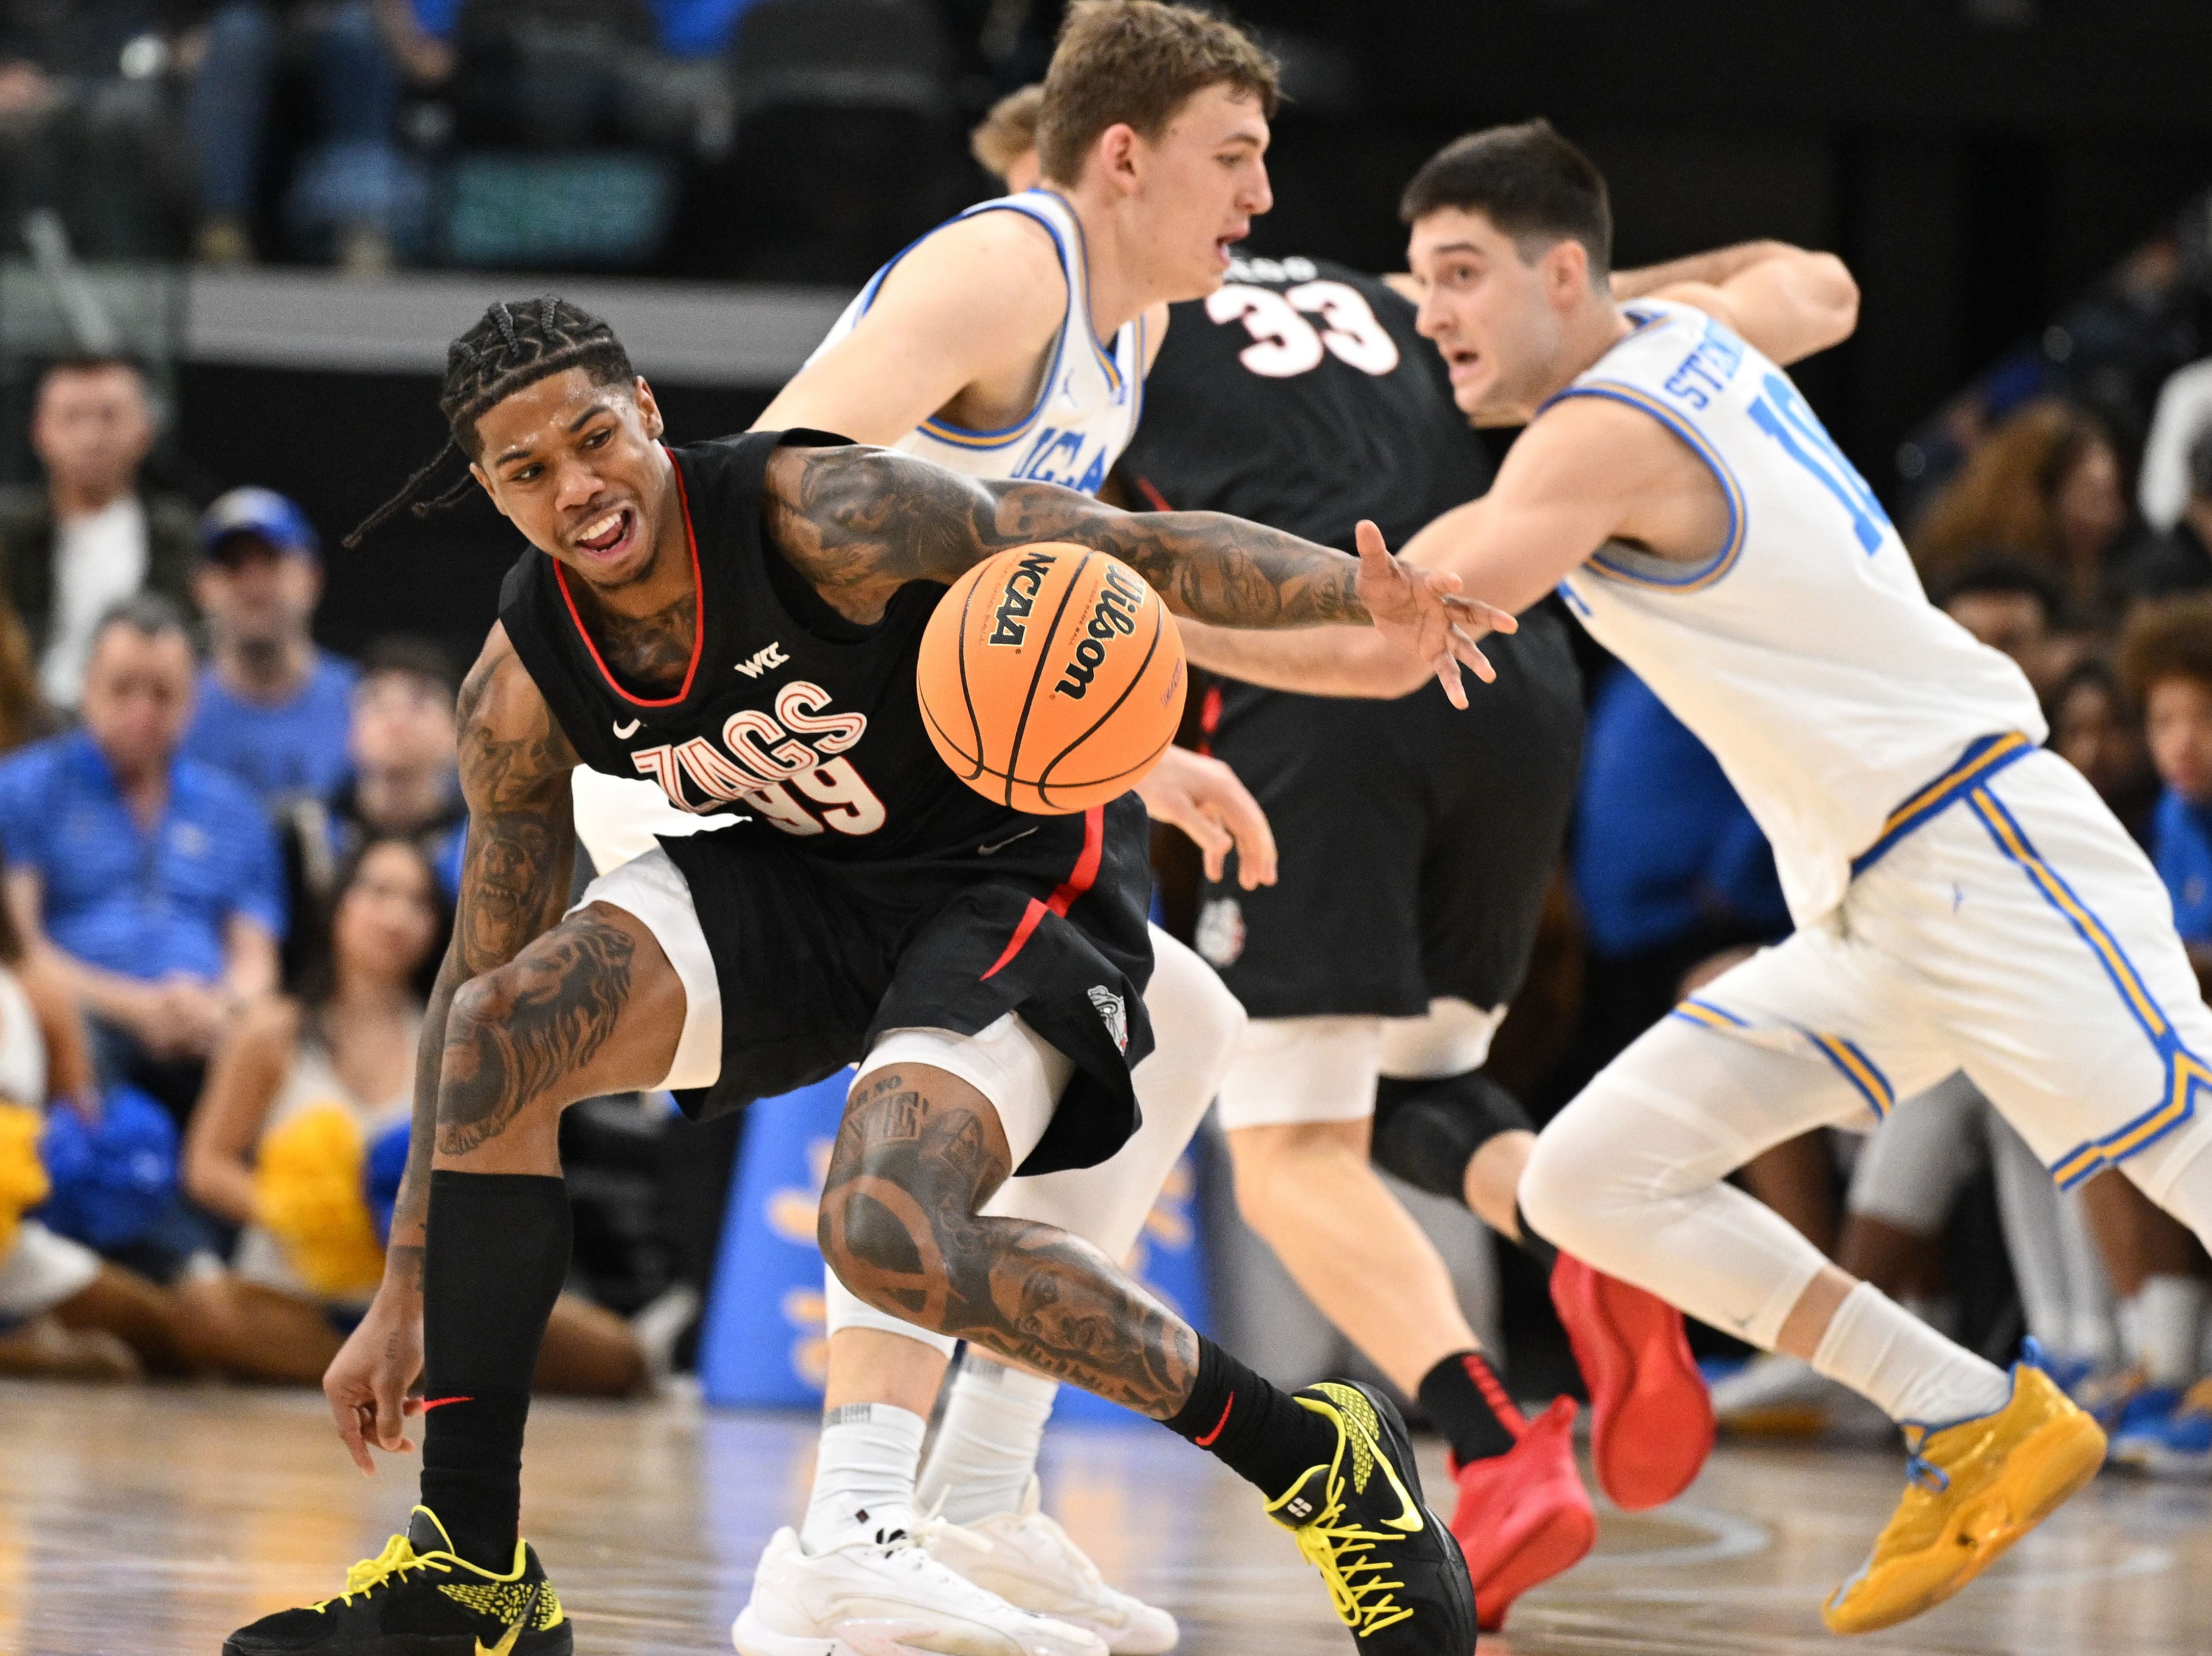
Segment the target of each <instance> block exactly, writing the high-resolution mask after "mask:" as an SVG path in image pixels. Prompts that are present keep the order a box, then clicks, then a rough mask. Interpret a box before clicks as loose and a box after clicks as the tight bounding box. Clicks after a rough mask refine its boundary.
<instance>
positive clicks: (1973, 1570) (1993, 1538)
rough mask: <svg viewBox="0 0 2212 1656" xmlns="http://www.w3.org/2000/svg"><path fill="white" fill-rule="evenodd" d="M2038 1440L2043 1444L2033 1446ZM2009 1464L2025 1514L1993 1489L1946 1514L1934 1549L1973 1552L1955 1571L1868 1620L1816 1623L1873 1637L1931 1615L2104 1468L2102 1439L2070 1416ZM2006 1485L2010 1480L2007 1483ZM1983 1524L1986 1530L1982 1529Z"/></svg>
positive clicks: (2082, 1418) (2083, 1418) (1824, 1615)
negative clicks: (2020, 1478) (2019, 1470)
mask: <svg viewBox="0 0 2212 1656" xmlns="http://www.w3.org/2000/svg"><path fill="white" fill-rule="evenodd" d="M2038 1439H2041V1440H2043V1441H2038ZM2009 1459H2011V1461H2012V1464H2013V1465H2017V1466H2021V1467H2023V1468H2024V1469H2025V1471H2026V1472H2027V1477H2026V1478H2025V1480H2024V1483H2025V1489H2024V1490H2023V1493H2024V1494H2025V1495H2026V1501H2025V1503H2024V1506H2025V1510H2024V1512H2023V1513H2022V1514H2021V1516H2019V1517H2014V1516H2013V1515H2012V1513H2011V1512H2010V1510H2009V1509H2010V1507H2012V1505H2013V1495H2011V1493H2010V1492H2009V1491H2008V1489H1993V1490H1991V1491H1990V1493H1989V1494H1987V1495H1984V1496H1983V1497H1982V1498H1981V1500H1980V1501H1977V1502H1976V1503H1975V1504H1974V1505H1972V1506H1970V1507H1961V1508H1960V1510H1959V1511H1957V1512H1955V1513H1952V1514H1951V1517H1950V1519H1949V1520H1948V1522H1947V1523H1946V1524H1945V1525H1944V1526H1943V1534H1942V1538H1941V1539H1940V1540H1939V1541H1938V1542H1937V1543H1936V1545H1937V1546H1939V1547H1943V1546H1956V1547H1960V1548H1970V1549H1972V1550H1971V1551H1969V1552H1968V1553H1967V1555H1966V1559H1965V1561H1964V1562H1963V1563H1962V1564H1961V1565H1960V1568H1959V1569H1958V1570H1957V1571H1956V1572H1955V1573H1954V1574H1951V1575H1949V1576H1948V1577H1946V1578H1945V1579H1944V1580H1942V1581H1941V1582H1938V1583H1937V1584H1936V1585H1935V1586H1932V1587H1929V1588H1928V1589H1926V1590H1925V1591H1923V1592H1921V1593H1920V1594H1919V1595H1918V1596H1917V1597H1916V1598H1911V1599H1909V1600H1906V1601H1905V1602H1903V1603H1901V1604H1893V1605H1891V1606H1889V1607H1888V1608H1887V1610H1884V1611H1879V1612H1877V1613H1876V1614H1875V1615H1874V1616H1872V1617H1857V1618H1849V1617H1835V1616H1832V1615H1831V1614H1830V1612H1829V1611H1827V1610H1826V1609H1825V1608H1824V1609H1823V1610H1822V1611H1821V1612H1820V1619H1821V1620H1822V1621H1823V1622H1825V1623H1826V1624H1827V1627H1828V1630H1829V1631H1830V1632H1831V1633H1875V1632H1878V1631H1880V1630H1881V1629H1883V1628H1890V1627H1895V1626H1896V1625H1897V1624H1898V1623H1899V1622H1909V1621H1911V1619H1912V1618H1913V1617H1916V1616H1917V1615H1919V1614H1920V1613H1921V1612H1922V1611H1927V1610H1933V1609H1934V1608H1935V1607H1936V1605H1938V1604H1942V1602H1943V1601H1944V1600H1945V1599H1946V1598H1950V1597H1951V1596H1952V1595H1953V1594H1954V1593H1955V1592H1958V1591H1959V1590H1960V1588H1961V1587H1963V1586H1966V1584H1967V1583H1968V1582H1969V1581H1972V1580H1973V1579H1974V1578H1975V1577H1976V1576H1978V1575H1979V1574H1981V1573H1982V1572H1983V1571H1984V1570H1985V1569H1987V1568H1989V1567H1990V1565H1991V1564H1994V1563H1995V1562H1996V1561H1997V1560H1998V1559H2000V1558H2002V1557H2003V1556H2004V1555H2005V1553H2006V1552H2007V1551H2008V1550H2010V1549H2011V1547H2012V1544H2013V1543H2014V1542H2015V1541H2017V1540H2019V1539H2020V1538H2021V1537H2022V1536H2024V1535H2026V1534H2027V1532H2029V1531H2030V1530H2032V1529H2033V1528H2034V1527H2035V1526H2037V1525H2039V1524H2040V1523H2041V1522H2043V1520H2045V1519H2046V1518H2048V1517H2050V1516H2051V1513H2054V1512H2056V1511H2057V1510H2058V1508H2059V1507H2062V1506H2063V1505H2064V1504H2065V1503H2066V1501H2067V1500H2068V1499H2069V1497H2070V1496H2072V1495H2074V1494H2075V1492H2076V1491H2078V1490H2079V1489H2081V1487H2082V1486H2083V1485H2084V1484H2086V1483H2088V1482H2089V1480H2090V1479H2091V1478H2093V1477H2096V1475H2097V1469H2098V1468H2099V1467H2100V1466H2101V1465H2104V1464H2105V1435H2104V1433H2103V1432H2102V1431H2101V1430H2100V1429H2099V1428H2098V1426H2097V1422H2094V1421H2093V1420H2091V1419H2090V1418H2089V1417H2088V1416H2087V1415H2084V1414H2078V1413H2077V1414H2075V1415H2071V1416H2067V1417H2066V1418H2064V1419H2063V1420H2060V1421H2058V1422H2054V1424H2053V1427H2051V1428H2046V1429H2045V1430H2044V1431H2043V1432H2039V1433H2038V1434H2037V1435H2035V1436H2034V1437H2031V1438H2029V1439H2028V1440H2027V1442H2025V1443H2023V1444H2021V1446H2020V1447H2019V1448H2017V1449H2015V1450H2014V1451H2013V1453H2012V1455H2011V1457H2009ZM2008 1482H2010V1480H2008ZM1985 1523H1986V1527H1984V1524H1985Z"/></svg>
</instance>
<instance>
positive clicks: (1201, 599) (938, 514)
mask: <svg viewBox="0 0 2212 1656" xmlns="http://www.w3.org/2000/svg"><path fill="white" fill-rule="evenodd" d="M767 510H768V513H769V535H770V538H771V539H772V540H773V541H774V543H775V544H776V545H777V546H779V547H781V549H782V550H783V553H784V555H785V556H786V557H787V558H789V559H790V560H791V561H792V562H793V564H794V565H795V566H796V567H798V568H799V571H800V573H803V574H805V576H806V577H807V578H808V579H810V580H811V581H813V582H814V584H815V585H817V587H818V588H819V589H820V590H821V592H822V595H823V597H825V598H827V599H829V602H830V603H831V604H836V606H837V607H838V608H839V609H840V610H845V611H846V612H847V613H848V614H853V613H856V610H858V609H860V608H865V609H866V610H872V612H874V613H876V614H880V613H881V612H882V609H883V605H884V604H885V603H887V602H889V600H890V595H891V594H892V593H893V592H896V591H897V590H898V589H899V588H900V587H901V586H902V585H905V584H906V583H907V582H908V581H911V580H943V581H950V580H953V579H957V578H958V577H959V575H960V574H961V573H963V571H965V570H967V569H969V568H972V567H974V566H975V565H976V564H978V563H981V561H983V560H984V559H986V558H987V557H989V556H991V555H993V554H994V553H997V552H1002V551H1004V550H1006V548H1008V547H1010V546H1022V545H1026V544H1028V543H1030V542H1033V541H1073V542H1075V543H1078V544H1079V545H1083V546H1091V547H1096V548H1097V549H1099V550H1100V551H1103V552H1111V553H1112V554H1114V555H1115V556H1116V557H1118V558H1120V559H1121V561H1123V562H1125V563H1127V564H1129V565H1131V566H1132V567H1134V568H1135V569H1136V570H1137V571H1138V572H1139V573H1141V574H1142V575H1143V576H1144V577H1145V579H1146V580H1148V581H1150V582H1151V583H1152V586H1153V588H1154V589H1155V590H1156V591H1158V592H1159V593H1160V595H1161V596H1162V597H1164V598H1165V599H1166V600H1167V602H1168V607H1169V608H1170V609H1171V610H1175V611H1176V614H1178V615H1186V616H1196V617H1197V618H1199V619H1200V620H1202V621H1211V622H1217V623H1218V624H1220V625H1222V626H1225V627H1305V626H1319V625H1322V624H1323V623H1325V622H1364V621H1366V620H1368V619H1369V616H1368V612H1367V607H1366V604H1364V601H1363V600H1362V598H1361V596H1360V593H1359V590H1358V581H1359V560H1358V559H1357V558H1352V557H1347V556H1346V555H1344V554H1343V553H1341V552H1339V551H1335V550H1334V549H1331V548H1329V547H1326V546H1316V545H1315V544H1314V543H1312V542H1310V541H1303V540H1300V539H1299V538H1298V537H1297V536H1295V535H1285V534H1283V533H1281V532H1280V531H1277V530H1273V529H1266V528H1262V527H1261V525H1258V524H1252V523H1246V522H1245V521H1244V520H1243V519H1240V518H1231V517H1225V516H1224V515H1223V514H1221V513H1214V512H1160V513H1145V514H1142V515H1135V514H1132V513H1126V512H1121V511H1117V510H1115V508H1114V507H1109V506H1103V505H1101V504H1100V503H1099V502H1098V501H1097V500H1092V499H1091V497H1090V496H1089V495H1087V494H1078V493H1077V492H1076V491H1075V490H1073V489H1072V488H1060V487H1059V486H1058V485H1056V484H1053V483H1036V482H994V481H988V480H984V479H979V478H974V477H963V476H960V475H959V474H958V473H957V472H952V471H948V470H945V468H944V467H942V466H939V465H933V464H931V463H930V462H928V461H927V460H922V459H918V458H915V457H914V456H912V455H908V454H902V453H900V452H897V451H896V450H894V449H881V448H832V449H785V450H783V451H781V452H780V453H778V455H777V456H776V458H775V459H774V460H773V461H771V462H770V464H769V492H768V496H767Z"/></svg>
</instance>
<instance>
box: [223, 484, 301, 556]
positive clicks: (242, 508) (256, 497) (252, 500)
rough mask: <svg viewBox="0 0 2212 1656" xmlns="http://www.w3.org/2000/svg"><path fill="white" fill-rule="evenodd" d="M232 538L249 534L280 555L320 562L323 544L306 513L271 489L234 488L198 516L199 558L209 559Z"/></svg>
mask: <svg viewBox="0 0 2212 1656" xmlns="http://www.w3.org/2000/svg"><path fill="white" fill-rule="evenodd" d="M234 535H252V536H255V537H258V538H259V539H261V540H264V541H266V542H267V543H269V544H270V545H271V546H273V547H275V548H276V549H277V550H279V551H281V552H297V553H300V554H301V555H303V556H306V557H310V558H314V559H317V560H320V558H321V557H322V554H323V543H322V540H321V538H320V537H319V536H317V535H316V533H315V526H314V525H313V524H311V523H309V522H308V521H307V513H304V512H302V511H301V510H300V508H299V507H296V506H295V505H293V504H292V502H291V501H289V500H286V499H285V498H284V497H283V495H282V494H278V493H277V492H276V490H275V489H273V488H234V489H232V490H231V491H230V493H228V494H225V495H223V496H222V498H220V499H219V500H216V503H215V504H214V505H213V506H211V507H209V508H208V509H207V510H206V511H205V512H204V513H201V514H200V555H201V556H202V557H204V558H212V557H214V556H216V549H217V548H219V547H220V546H222V543H224V542H225V541H227V540H228V539H230V538H231V537H232V536H234Z"/></svg>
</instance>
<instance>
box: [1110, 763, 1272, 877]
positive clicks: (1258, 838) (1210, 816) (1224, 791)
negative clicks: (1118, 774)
mask: <svg viewBox="0 0 2212 1656" xmlns="http://www.w3.org/2000/svg"><path fill="white" fill-rule="evenodd" d="M1137 797H1138V798H1140V799H1142V800H1143V801H1144V802H1145V809H1146V810H1148V811H1150V812H1151V813H1152V820H1153V821H1154V822H1170V823H1173V824H1174V825H1175V826H1176V828H1181V829H1182V831H1183V832H1184V833H1185V834H1188V835H1189V836H1190V837H1191V839H1192V840H1193V841H1194V842H1195V843H1196V845H1197V846H1198V849H1199V852H1200V854H1201V855H1202V856H1203V857H1204V858H1206V878H1207V879H1209V880H1218V879H1220V878H1221V875H1222V870H1224V869H1225V867H1227V865H1228V858H1229V853H1230V852H1231V851H1234V852H1236V853H1237V884H1239V885H1241V886H1243V888H1244V889H1245V890H1247V891H1250V890H1252V889H1254V888H1255V887H1257V886H1263V885H1273V884H1274V883H1275V835H1274V833H1273V830H1272V829H1270V828H1268V826H1267V812H1265V811H1263V810H1261V809H1260V802H1259V801H1258V800H1256V799H1255V798H1253V797H1252V792H1251V790H1250V789H1249V788H1247V787H1246V786H1244V784H1243V782H1242V781H1240V780H1238V779H1237V773H1236V772H1235V771H1232V770H1231V769H1230V768H1229V767H1228V766H1226V765H1225V764H1223V763H1222V762H1221V761H1219V760H1218V759H1212V758H1208V757H1207V756H1206V755H1204V754H1196V753H1193V752H1192V751H1191V750H1190V749H1188V748H1170V749H1168V750H1167V751H1166V752H1164V753H1163V754H1162V755H1160V759H1159V762H1158V764H1157V765H1155V766H1153V767H1152V770H1151V771H1150V772H1149V773H1146V777H1145V779H1144V780H1143V781H1141V782H1139V783H1138V784H1137Z"/></svg>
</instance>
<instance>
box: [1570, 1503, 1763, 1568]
mask: <svg viewBox="0 0 2212 1656" xmlns="http://www.w3.org/2000/svg"><path fill="white" fill-rule="evenodd" d="M1652 1516H1653V1517H1656V1518H1662V1519H1664V1520H1667V1521H1668V1522H1671V1523H1679V1524H1681V1525H1684V1526H1687V1527H1691V1528H1696V1529H1702V1530H1704V1531H1705V1532H1706V1533H1707V1534H1708V1535H1709V1536H1710V1537H1711V1539H1710V1540H1706V1541H1700V1542H1697V1543H1695V1544H1692V1545H1689V1546H1681V1547H1653V1548H1650V1550H1645V1551H1641V1552H1606V1553H1593V1554H1591V1555H1590V1556H1589V1557H1587V1558H1585V1559H1583V1562H1581V1563H1579V1564H1577V1566H1576V1567H1575V1574H1577V1575H1586V1574H1595V1573H1601V1572H1604V1571H1607V1570H1613V1569H1686V1568H1690V1567H1691V1566H1692V1565H1697V1564H1712V1563H1717V1562H1721V1561H1722V1560H1723V1559H1729V1558H1747V1557H1749V1556H1751V1555H1752V1554H1753V1553H1755V1552H1763V1551H1765V1550H1766V1549H1767V1548H1768V1547H1769V1546H1771V1545H1772V1544H1773V1542H1774V1537H1773V1534H1772V1532H1770V1531H1769V1530H1768V1529H1767V1528H1766V1526H1765V1525H1763V1524H1759V1523H1755V1522H1753V1520H1750V1519H1748V1518H1743V1517H1739V1516H1738V1515H1737V1514H1736V1513H1723V1512H1717V1511H1715V1510H1714V1509H1713V1508H1711V1507H1685V1506H1681V1505H1680V1504H1675V1505H1669V1506H1666V1507H1660V1508H1659V1509H1658V1510H1657V1511H1656V1513H1653V1514H1652Z"/></svg>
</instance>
